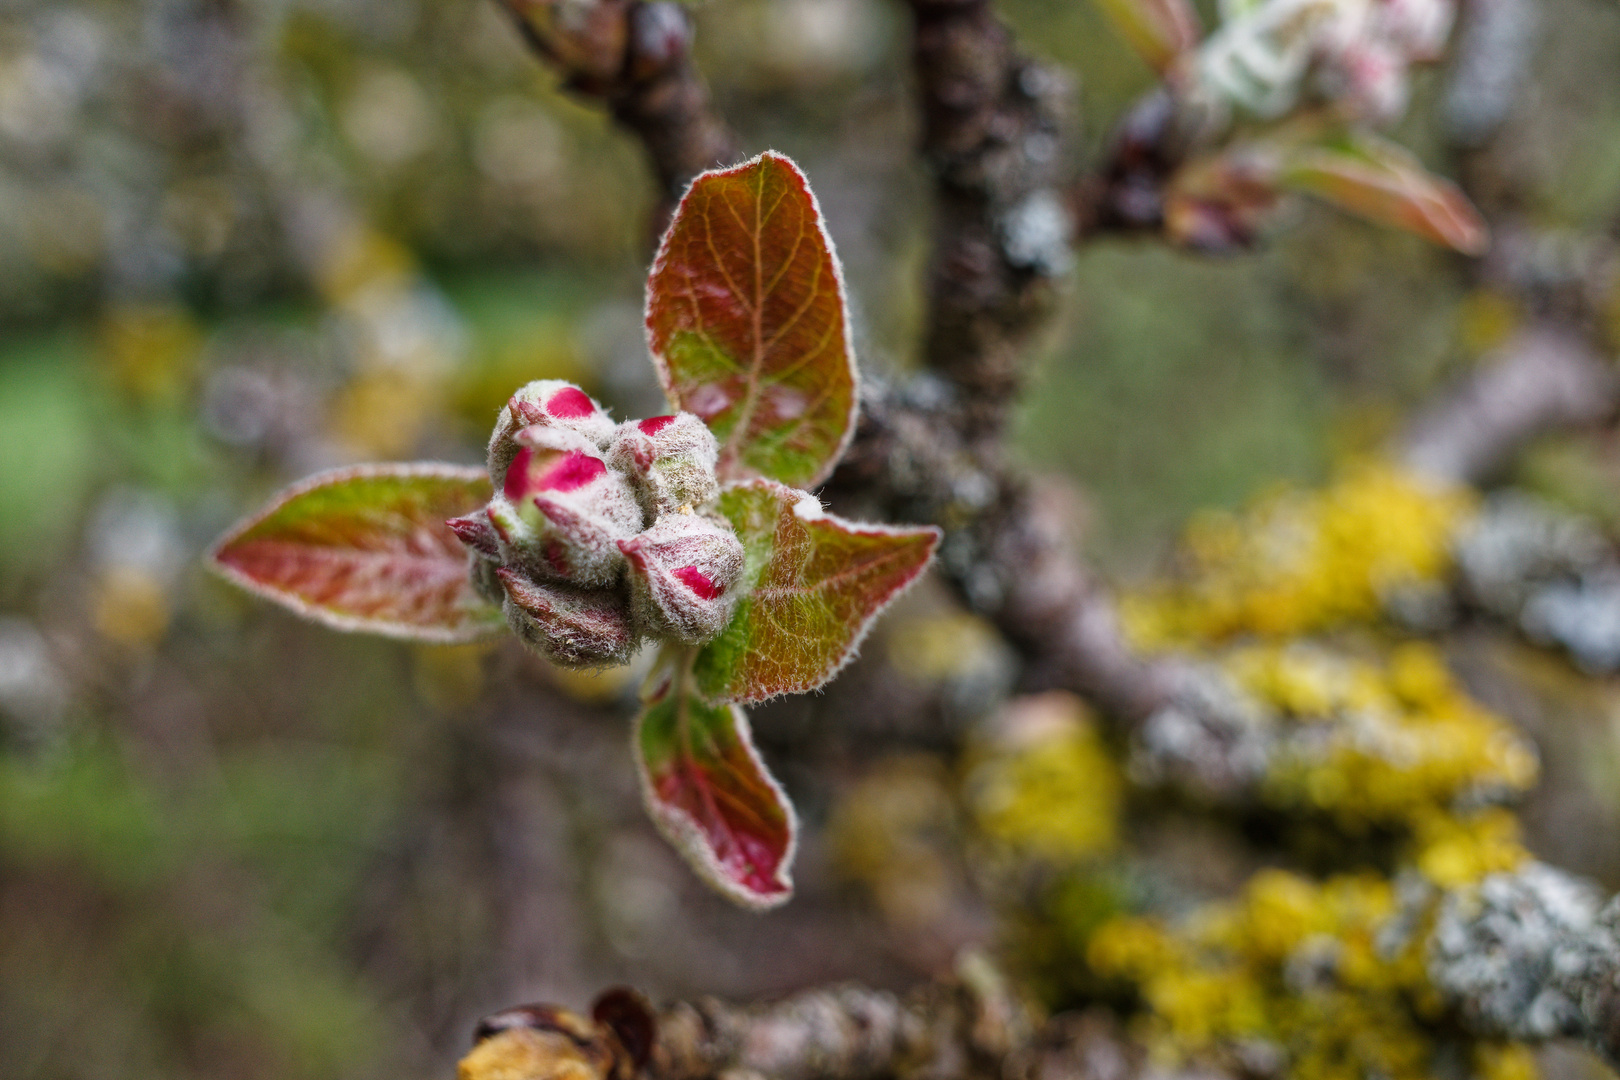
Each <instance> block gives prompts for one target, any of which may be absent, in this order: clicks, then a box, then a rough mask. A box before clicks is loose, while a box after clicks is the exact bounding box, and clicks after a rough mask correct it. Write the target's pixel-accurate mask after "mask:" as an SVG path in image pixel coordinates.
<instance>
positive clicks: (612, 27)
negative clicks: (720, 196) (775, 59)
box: [502, 0, 737, 227]
mask: <svg viewBox="0 0 1620 1080" xmlns="http://www.w3.org/2000/svg"><path fill="white" fill-rule="evenodd" d="M502 3H503V5H504V7H505V8H506V10H507V12H508V13H510V14H511V15H512V17H513V19H514V21H515V22H516V23H517V26H518V29H519V31H520V32H521V33H522V34H523V37H524V40H525V41H527V42H528V43H529V46H530V48H532V49H533V50H534V52H535V53H536V54H537V55H538V56H539V57H540V58H541V59H542V60H544V61H545V62H546V63H547V64H548V65H549V66H550V67H552V68H553V69H554V70H556V71H557V72H558V73H559V74H560V75H562V76H563V79H564V82H565V85H566V86H567V87H568V88H569V89H570V90H572V91H573V92H574V93H576V94H579V95H581V96H583V97H588V98H594V99H596V100H599V101H601V102H603V103H604V104H606V105H607V107H608V108H609V110H610V111H611V112H612V114H613V118H614V119H615V120H617V121H618V122H619V124H620V125H621V126H623V127H624V128H625V129H626V130H628V131H630V132H631V133H632V134H634V135H635V136H636V137H637V139H638V140H639V141H640V142H641V145H642V146H643V148H644V149H645V150H646V151H647V157H648V160H649V161H650V163H651V164H652V168H653V173H654V174H655V175H656V177H657V179H658V190H659V192H660V194H661V196H662V198H663V203H662V205H661V207H660V209H659V212H658V214H657V223H658V224H659V226H660V227H661V226H662V223H663V222H664V221H666V220H667V219H668V217H669V214H670V212H671V211H672V210H673V207H674V204H675V202H676V200H678V199H679V198H680V196H681V193H682V192H683V191H685V190H686V185H687V184H688V183H690V182H691V180H692V178H693V177H694V176H696V175H697V174H698V173H700V172H702V171H703V170H705V169H711V168H714V167H716V166H719V165H729V164H731V163H732V161H733V159H735V158H736V156H737V139H736V136H734V135H733V134H732V132H731V130H730V128H728V127H727V126H726V124H725V122H724V121H722V120H721V119H720V117H719V115H718V114H717V113H716V112H715V111H714V108H713V106H712V103H711V101H710V98H709V90H708V87H707V86H705V85H704V82H703V79H702V77H701V76H700V75H699V74H698V72H697V68H696V67H695V66H694V65H693V63H692V22H691V18H690V16H688V15H687V14H686V10H685V9H684V8H683V7H682V6H681V5H680V4H677V3H673V2H670V0H592V2H591V3H588V4H585V5H578V4H575V5H569V4H566V3H564V2H563V0H502Z"/></svg>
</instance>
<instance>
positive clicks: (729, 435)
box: [647, 153, 856, 487]
mask: <svg viewBox="0 0 1620 1080" xmlns="http://www.w3.org/2000/svg"><path fill="white" fill-rule="evenodd" d="M647 337H648V342H649V344H650V345H651V347H652V353H653V359H654V362H655V363H656V365H657V367H658V377H659V379H660V380H661V381H662V382H663V384H664V390H665V392H666V393H668V395H669V399H670V401H671V402H672V403H673V404H674V406H675V407H676V409H678V410H685V411H686V412H692V413H696V414H697V415H698V416H700V417H702V418H703V421H704V423H706V424H708V425H709V428H710V430H712V431H713V432H714V434H715V436H716V437H717V438H718V439H719V440H720V459H719V475H720V478H721V479H722V480H728V479H730V480H735V479H741V478H745V477H750V476H765V477H769V478H771V479H774V480H780V481H781V482H782V483H784V484H792V485H795V486H798V487H809V486H812V485H814V484H817V483H819V482H820V481H822V480H824V479H825V478H826V477H827V474H828V473H830V472H831V471H832V467H833V465H834V464H836V463H837V461H838V458H839V455H841V454H842V453H843V452H844V447H845V446H846V445H847V443H848V441H849V438H850V436H851V435H852V434H853V432H854V430H855V408H856V393H855V352H854V349H853V348H852V347H851V345H850V341H849V324H848V319H847V318H846V315H845V305H844V283H843V278H842V276H841V272H840V270H839V267H838V257H837V256H836V255H835V254H834V253H833V246H832V239H831V238H830V237H829V236H828V235H827V230H826V229H825V228H824V227H823V225H822V221H821V210H820V208H819V207H817V205H816V199H815V196H814V195H812V194H811V193H810V186H809V184H808V183H807V182H806V181H805V178H804V174H803V173H801V172H799V170H798V168H797V167H796V166H795V165H794V164H793V162H791V161H789V160H788V159H787V158H785V157H783V156H781V155H780V154H772V153H766V154H761V155H760V156H759V157H757V158H755V159H753V160H752V161H749V162H746V163H744V164H742V165H738V166H736V167H735V168H731V169H721V170H719V171H716V172H708V173H704V174H703V175H702V176H699V177H698V178H697V179H696V180H694V181H692V186H691V187H690V188H688V189H687V192H686V195H685V196H684V197H683V198H682V199H681V204H680V206H679V207H677V208H676V210H675V217H674V220H673V221H671V223H670V226H669V231H667V232H666V233H665V234H664V239H663V243H662V244H660V245H659V248H658V258H657V260H656V261H655V262H654V263H653V268H652V276H651V277H650V278H649V279H648V282H647Z"/></svg>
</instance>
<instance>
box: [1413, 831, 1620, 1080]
mask: <svg viewBox="0 0 1620 1080" xmlns="http://www.w3.org/2000/svg"><path fill="white" fill-rule="evenodd" d="M1428 967H1429V977H1430V979H1431V980H1432V981H1433V982H1434V984H1435V986H1436V987H1437V988H1439V990H1440V991H1441V992H1442V993H1444V994H1445V995H1446V996H1447V997H1448V998H1450V999H1451V1000H1452V1001H1453V1002H1455V1003H1456V1004H1457V1005H1458V1007H1459V1008H1460V1010H1461V1012H1462V1014H1463V1016H1464V1018H1465V1019H1466V1020H1467V1022H1468V1023H1469V1025H1470V1026H1471V1027H1472V1028H1473V1029H1474V1030H1475V1031H1476V1032H1477V1033H1479V1034H1481V1035H1486V1036H1491V1037H1496V1038H1505V1039H1513V1040H1517V1041H1523V1042H1543V1041H1546V1040H1548V1039H1558V1038H1574V1039H1580V1040H1582V1041H1584V1042H1586V1043H1587V1044H1588V1045H1590V1046H1591V1047H1592V1048H1593V1049H1595V1050H1597V1051H1598V1052H1599V1053H1600V1054H1602V1055H1603V1056H1604V1058H1605V1059H1606V1060H1607V1061H1608V1062H1609V1064H1610V1065H1612V1066H1615V1067H1616V1068H1620V898H1616V899H1614V900H1610V901H1609V902H1608V903H1607V905H1605V904H1603V902H1602V899H1601V897H1600V895H1599V893H1598V892H1597V891H1596V890H1595V889H1594V888H1593V887H1592V886H1591V885H1590V884H1589V883H1587V882H1584V881H1581V880H1579V879H1577V878H1573V877H1571V876H1570V875H1568V874H1565V873H1564V872H1562V871H1560V870H1556V869H1554V868H1553V867H1550V866H1546V865H1544V864H1541V863H1530V864H1527V865H1526V866H1524V867H1522V868H1521V869H1519V870H1518V871H1516V872H1514V873H1511V874H1494V875H1492V876H1490V877H1488V878H1486V879H1485V880H1484V881H1483V882H1481V883H1480V884H1479V885H1478V886H1475V887H1473V888H1471V889H1465V890H1459V891H1457V892H1454V893H1451V894H1450V895H1448V896H1447V897H1446V898H1445V900H1444V901H1443V903H1442V904H1441V908H1440V913H1439V916H1438V918H1437V919H1436V922H1435V927H1434V930H1433V932H1432V933H1431V935H1430V937H1429V958H1428Z"/></svg>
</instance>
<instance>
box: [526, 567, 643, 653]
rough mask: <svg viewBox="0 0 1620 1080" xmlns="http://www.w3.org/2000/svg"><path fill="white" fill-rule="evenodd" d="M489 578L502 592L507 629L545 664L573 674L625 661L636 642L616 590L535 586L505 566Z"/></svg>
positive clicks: (562, 584)
mask: <svg viewBox="0 0 1620 1080" xmlns="http://www.w3.org/2000/svg"><path fill="white" fill-rule="evenodd" d="M495 573H496V575H497V577H499V579H500V582H501V584H502V586H504V588H505V593H506V597H505V603H504V604H503V605H502V610H503V611H504V613H505V615H506V621H507V624H508V625H510V626H511V627H512V631H513V633H515V634H517V636H518V637H519V638H520V639H521V640H522V641H523V643H524V644H526V645H528V646H529V647H530V648H531V649H533V650H535V651H536V652H538V653H539V654H540V655H542V656H544V657H545V658H546V659H548V660H550V661H552V662H553V663H556V664H561V665H562V666H564V667H575V668H579V667H586V668H588V667H605V666H608V665H610V664H622V663H625V662H626V661H628V660H629V659H630V653H631V652H632V651H633V650H634V649H635V647H636V642H637V639H638V636H637V634H636V632H635V630H634V629H633V628H632V626H631V622H630V611H629V609H628V607H627V606H626V604H625V600H624V593H623V591H622V590H620V589H588V588H582V587H580V586H578V585H570V584H568V583H566V582H538V581H534V580H532V579H531V578H529V577H527V576H526V575H524V574H522V573H521V572H519V571H517V570H513V569H512V568H510V567H505V566H503V567H500V568H499V569H497V570H496V571H495Z"/></svg>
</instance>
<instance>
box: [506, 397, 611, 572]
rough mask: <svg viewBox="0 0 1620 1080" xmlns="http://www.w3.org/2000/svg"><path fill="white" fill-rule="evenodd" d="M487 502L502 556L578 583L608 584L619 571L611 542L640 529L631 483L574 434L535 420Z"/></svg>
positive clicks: (522, 435) (522, 434) (520, 435)
mask: <svg viewBox="0 0 1620 1080" xmlns="http://www.w3.org/2000/svg"><path fill="white" fill-rule="evenodd" d="M515 441H516V442H517V443H518V444H519V445H518V452H517V453H516V454H515V455H514V456H513V458H512V463H511V466H510V467H509V468H508V469H507V471H506V477H505V480H504V482H503V483H502V485H501V493H500V495H499V496H497V497H496V498H494V499H492V500H491V501H490V505H489V509H488V517H489V521H490V524H491V525H492V526H493V528H494V530H495V532H496V535H497V537H498V539H499V541H500V543H501V555H502V561H503V562H505V563H506V564H507V565H518V566H522V567H525V568H527V569H529V570H532V571H533V572H534V573H535V574H536V575H537V576H540V577H555V578H559V579H562V580H566V581H572V582H574V583H576V584H579V585H592V586H596V585H611V584H613V583H614V582H615V581H617V580H618V579H619V576H620V574H621V573H622V572H623V570H624V557H623V555H622V554H621V553H620V551H619V549H618V547H617V545H616V541H619V540H626V539H629V538H630V537H631V536H633V535H635V534H636V533H637V532H639V531H641V525H642V521H643V518H642V514H641V506H640V504H638V503H637V502H636V497H635V494H634V493H633V492H632V491H631V490H630V483H629V481H628V480H626V479H625V478H624V476H623V475H622V474H621V473H619V472H617V471H615V470H613V469H609V468H608V467H607V463H606V462H604V461H603V460H602V458H601V456H600V454H599V452H598V451H597V450H596V448H595V446H593V445H591V444H589V443H586V442H585V440H584V439H583V438H582V437H581V436H579V435H578V434H576V433H575V432H572V431H568V430H565V429H561V428H552V427H545V426H543V425H539V424H536V425H534V426H533V427H529V428H525V429H524V430H522V431H520V432H518V435H517V438H516V440H515Z"/></svg>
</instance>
